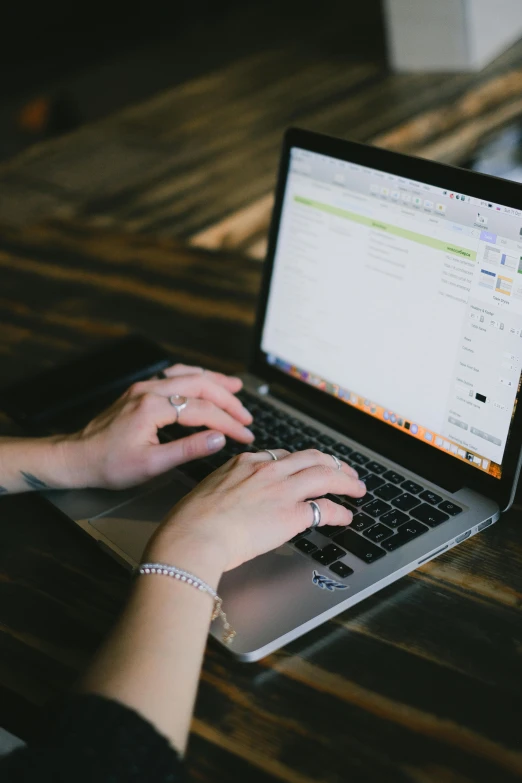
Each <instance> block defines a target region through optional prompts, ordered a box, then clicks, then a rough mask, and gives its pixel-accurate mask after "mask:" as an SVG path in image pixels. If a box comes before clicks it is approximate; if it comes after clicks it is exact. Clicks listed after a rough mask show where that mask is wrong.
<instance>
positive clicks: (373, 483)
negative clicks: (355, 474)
mask: <svg viewBox="0 0 522 783" xmlns="http://www.w3.org/2000/svg"><path fill="white" fill-rule="evenodd" d="M359 478H361V476H360V473H359ZM364 483H365V484H366V489H367V490H369V491H370V492H373V491H374V489H377V487H382V485H383V484H384V483H385V482H384V479H382V478H380V477H379V476H374V475H373V473H371V474H369V475H368V476H367V477H366V478H365V480H364Z"/></svg>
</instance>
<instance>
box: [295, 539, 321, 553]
mask: <svg viewBox="0 0 522 783" xmlns="http://www.w3.org/2000/svg"><path fill="white" fill-rule="evenodd" d="M295 548H296V549H299V550H300V551H301V552H304V553H305V554H307V555H311V554H312V552H315V550H316V549H317V547H316V545H315V544H312V542H311V541H309V540H308V539H307V538H300V539H299V540H298V541H296V542H295Z"/></svg>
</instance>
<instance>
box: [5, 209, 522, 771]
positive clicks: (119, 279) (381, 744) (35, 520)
mask: <svg viewBox="0 0 522 783" xmlns="http://www.w3.org/2000/svg"><path fill="white" fill-rule="evenodd" d="M0 279H1V281H2V285H1V290H0V324H1V325H0V375H1V378H2V380H3V381H7V380H9V379H12V380H15V379H21V378H23V377H28V376H29V375H30V374H31V373H33V372H34V371H36V370H38V369H41V368H44V367H48V366H51V365H53V364H55V363H58V362H60V361H63V360H65V359H67V358H68V357H73V356H75V355H76V353H77V351H78V350H79V349H83V348H87V347H91V346H92V345H94V344H97V343H100V342H103V341H104V340H106V339H108V338H112V337H114V336H118V335H121V334H124V333H126V332H128V331H130V330H136V329H138V330H140V331H142V332H144V333H146V334H148V335H149V336H151V337H152V338H154V339H156V340H159V341H161V342H163V343H165V345H167V346H169V347H170V348H171V349H172V350H173V351H174V352H176V353H177V354H178V355H179V357H180V358H182V359H184V360H186V361H192V362H197V363H198V364H200V363H203V364H206V365H210V366H213V367H220V368H222V369H224V370H234V371H235V370H237V369H239V368H240V367H241V366H242V365H243V364H244V362H245V359H246V355H247V350H248V344H249V337H250V332H251V325H252V320H253V309H254V303H255V298H256V292H257V289H258V285H259V265H257V264H253V263H252V262H251V261H250V260H248V259H244V258H242V257H241V256H239V255H237V254H234V253H233V252H231V251H226V252H225V251H221V252H217V253H211V252H208V251H205V250H200V249H187V248H186V247H185V246H183V245H182V244H181V243H180V242H178V241H174V240H169V239H154V238H152V237H149V236H146V235H132V234H129V233H125V232H123V233H122V232H120V231H119V230H116V229H100V228H98V229H95V228H94V227H93V225H92V224H86V223H84V222H81V221H79V220H76V221H73V222H71V221H57V220H55V221H53V222H52V223H48V224H47V225H45V226H41V227H37V228H33V229H27V228H24V229H16V228H13V227H12V226H11V227H6V228H4V229H3V230H2V231H0ZM35 394H37V389H35ZM4 425H5V422H4ZM4 431H5V426H4ZM521 510H522V509H521V507H520V505H517V506H516V508H515V509H513V510H511V511H510V512H508V513H507V514H506V515H504V516H503V517H502V518H501V520H500V522H499V523H498V524H497V525H495V526H493V527H492V528H491V529H489V530H487V531H486V532H484V533H483V534H481V535H480V536H477V537H475V538H472V539H471V540H470V541H468V542H466V543H465V544H463V545H462V546H460V547H458V548H457V549H456V550H452V551H451V552H448V553H447V554H445V555H443V556H441V557H439V558H437V559H436V560H435V561H432V562H431V563H429V564H427V565H426V566H424V567H423V568H421V569H418V570H417V571H415V572H414V573H413V574H411V575H410V576H409V577H407V578H405V579H402V580H401V581H400V582H398V583H397V584H396V585H394V586H392V587H390V588H387V589H386V590H384V591H382V592H381V593H379V594H378V595H376V596H374V597H372V598H370V599H368V600H366V601H364V602H363V603H361V604H359V605H358V606H356V607H355V608H354V609H351V610H349V611H348V612H346V613H344V614H342V615H340V616H339V617H337V618H335V619H334V620H332V621H331V622H329V623H327V624H325V625H324V626H322V627H321V628H319V629H316V630H315V631H313V632H312V633H310V634H308V635H307V636H305V637H303V638H302V639H300V640H298V641H296V642H294V643H293V644H291V645H289V646H288V647H286V648H285V649H283V650H281V651H280V652H278V653H276V654H274V655H271V656H270V657H268V658H267V659H265V660H263V661H261V662H259V663H256V664H240V663H237V662H236V661H234V660H233V659H232V658H230V657H229V655H228V654H227V652H226V651H224V650H222V649H221V648H218V647H217V645H215V644H213V643H209V646H208V650H207V653H206V657H205V663H204V668H203V673H202V680H201V687H200V692H199V696H198V700H197V705H196V712H195V718H194V721H193V726H192V738H191V742H190V746H189V752H188V759H187V760H188V766H189V769H190V771H191V773H192V775H193V779H194V780H199V781H208V783H210V782H212V783H221V782H223V783H225V781H227V783H229V781H231V780H234V781H236V780H238V781H239V780H241V781H249V783H267V782H268V781H288V782H289V783H318V781H320V782H321V783H322V782H323V781H324V783H345V782H349V781H369V782H373V781H376V782H377V781H379V783H380V782H382V781H387V783H396V782H397V783H399V782H400V783H406V782H407V783H412V782H414V783H470V782H471V781H488V782H489V781H495V783H497V782H498V783H508V781H509V783H511V782H512V781H516V780H520V779H521V778H522V743H521V739H522V737H521V727H520V726H521V724H520V716H521V714H522V667H521V654H522V629H521V623H520V607H521V596H522V519H521V516H522V515H521ZM0 520H1V524H0V590H1V593H0V595H1V599H0V612H1V616H0V724H3V725H4V726H6V727H7V728H11V729H15V730H17V731H19V732H22V733H24V735H26V736H30V735H31V733H34V731H36V730H37V727H38V724H39V721H40V720H41V716H42V714H43V713H42V707H43V705H45V704H46V703H48V702H50V701H53V700H56V699H58V698H60V697H61V696H62V695H63V694H64V692H65V691H66V690H67V689H68V688H69V687H71V686H72V685H73V683H74V682H75V680H76V679H77V677H78V676H79V675H80V674H81V673H82V671H84V669H85V667H86V666H87V665H88V662H89V660H90V658H91V656H92V654H93V652H94V650H95V649H96V647H97V646H98V645H99V644H100V642H101V641H102V639H103V638H104V636H105V635H106V633H107V632H108V630H109V629H110V627H111V626H112V624H113V623H114V621H115V618H116V616H117V614H118V611H119V610H120V608H121V606H122V604H123V602H124V600H125V597H126V595H127V594H128V590H129V586H130V582H129V577H128V576H127V574H126V573H124V572H123V571H122V570H120V569H119V567H118V566H117V565H116V564H114V563H113V562H112V561H111V560H110V559H108V558H107V557H106V556H104V555H103V554H102V553H101V552H99V551H98V550H97V549H96V547H95V545H94V544H93V543H92V541H90V540H86V539H84V537H83V535H82V534H81V533H80V532H79V531H78V530H77V529H76V528H74V526H73V525H71V524H70V523H69V522H68V521H67V520H64V519H62V518H60V517H59V516H58V515H57V513H56V512H55V511H54V510H53V509H50V508H48V507H46V506H44V505H43V504H41V503H40V502H39V501H38V499H37V498H36V497H34V496H32V497H28V496H27V497H22V496H20V497H5V498H2V499H0Z"/></svg>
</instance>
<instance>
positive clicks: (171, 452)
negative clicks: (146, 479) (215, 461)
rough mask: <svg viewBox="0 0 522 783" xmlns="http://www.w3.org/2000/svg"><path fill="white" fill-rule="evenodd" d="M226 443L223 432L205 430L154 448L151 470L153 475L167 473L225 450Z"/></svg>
mask: <svg viewBox="0 0 522 783" xmlns="http://www.w3.org/2000/svg"><path fill="white" fill-rule="evenodd" d="M225 443H226V438H225V436H224V435H223V433H222V432H218V431H217V430H204V431H203V432H196V434H195V435H189V436H188V437H186V438H180V439H179V440H175V441H173V442H172V443H164V444H161V445H160V446H152V449H151V452H150V457H149V459H150V465H149V470H150V472H151V473H152V474H153V475H159V474H160V473H165V471H167V470H170V469H171V468H175V467H176V465H182V464H183V463H185V462H191V461H192V460H194V459H200V458H201V457H207V456H208V455H209V454H215V453H216V451H220V449H222V448H223V446H224V445H225Z"/></svg>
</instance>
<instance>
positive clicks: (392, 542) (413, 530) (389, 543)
mask: <svg viewBox="0 0 522 783" xmlns="http://www.w3.org/2000/svg"><path fill="white" fill-rule="evenodd" d="M428 530H429V527H426V525H423V524H421V523H420V522H417V521H415V520H412V519H410V521H409V522H406V524H404V525H401V526H400V527H399V528H398V530H397V532H396V534H395V535H394V536H391V538H388V539H387V540H386V541H383V542H382V545H383V547H384V548H385V549H387V550H388V552H393V551H394V550H395V549H398V548H399V547H400V546H404V544H407V543H408V541H412V540H413V539H414V538H417V536H421V535H422V534H423V533H426V532H427V531H428Z"/></svg>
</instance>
